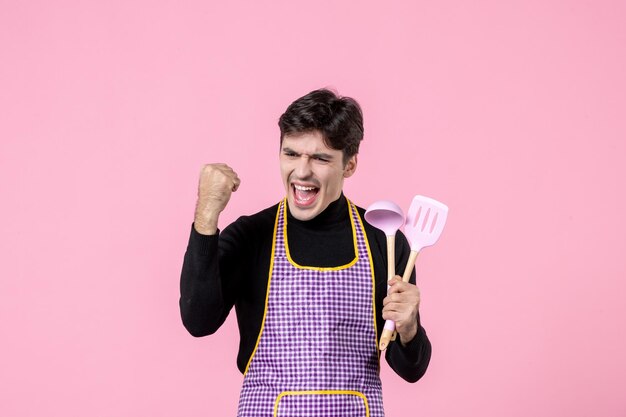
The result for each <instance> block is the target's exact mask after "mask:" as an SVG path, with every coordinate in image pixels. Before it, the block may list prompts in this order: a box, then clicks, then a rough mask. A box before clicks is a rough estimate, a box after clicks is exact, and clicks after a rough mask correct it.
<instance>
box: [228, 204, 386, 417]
mask: <svg viewBox="0 0 626 417" xmlns="http://www.w3.org/2000/svg"><path fill="white" fill-rule="evenodd" d="M348 209H349V212H350V220H351V222H352V230H353V236H354V242H355V246H356V257H355V259H354V260H353V261H352V262H351V263H349V264H347V265H343V266H339V267H333V268H314V267H307V266H300V265H297V264H296V263H295V262H294V261H293V260H292V259H291V257H290V255H289V245H288V243H287V242H286V241H287V222H286V214H285V212H286V202H285V200H283V201H282V202H281V203H280V204H279V206H278V213H277V215H276V224H275V228H274V243H273V248H272V258H273V261H272V262H271V265H270V273H269V277H270V278H269V282H268V290H267V298H266V302H265V313H264V317H263V324H262V326H261V331H260V334H259V339H258V340H257V345H256V347H255V350H254V351H253V353H252V355H251V358H250V361H249V362H248V366H247V368H246V371H245V377H244V381H243V386H242V389H241V396H240V399H239V412H238V416H239V417H270V416H271V417H287V416H289V417H331V416H332V417H339V416H341V417H383V416H384V411H383V403H382V388H381V382H380V377H379V366H380V363H379V356H378V350H377V347H376V342H377V340H376V327H375V316H374V314H375V313H374V277H373V272H372V265H371V255H370V252H369V247H368V243H367V238H366V236H365V231H364V229H363V224H362V222H361V219H360V217H359V215H358V212H357V210H356V207H355V206H354V205H353V204H352V203H351V202H350V201H348Z"/></svg>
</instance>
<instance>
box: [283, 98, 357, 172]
mask: <svg viewBox="0 0 626 417" xmlns="http://www.w3.org/2000/svg"><path fill="white" fill-rule="evenodd" d="M278 126H279V127H280V143H281V144H282V143H283V138H284V137H285V136H289V135H292V134H297V133H307V132H313V131H319V132H320V133H321V134H322V137H323V138H324V143H325V144H326V146H328V147H329V148H331V149H336V150H340V151H342V152H343V162H344V164H345V163H347V162H348V160H349V159H350V158H351V157H352V156H354V155H356V154H357V153H358V152H359V144H360V142H361V141H362V140H363V112H362V111H361V106H359V103H357V101H356V100H354V99H353V98H350V97H341V96H339V95H337V94H336V93H334V92H333V91H330V90H328V89H326V88H322V89H319V90H315V91H311V92H310V93H309V94H307V95H305V96H303V97H300V98H299V99H297V100H296V101H294V102H293V103H291V104H290V105H289V107H287V110H286V111H285V113H283V114H282V116H280V119H279V120H278Z"/></svg>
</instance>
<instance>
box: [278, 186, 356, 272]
mask: <svg viewBox="0 0 626 417" xmlns="http://www.w3.org/2000/svg"><path fill="white" fill-rule="evenodd" d="M346 201H347V202H348V217H350V226H351V227H352V242H353V245H354V259H353V260H352V261H350V262H349V263H347V264H345V265H340V266H330V267H318V266H303V265H300V264H298V263H297V262H296V261H294V260H293V259H292V258H291V253H290V252H289V243H288V242H287V198H285V200H284V205H283V222H284V225H283V240H284V242H285V252H286V253H287V259H288V260H289V263H290V264H291V265H293V266H295V267H296V268H298V269H310V270H312V271H341V270H342V269H347V268H350V267H351V266H353V265H354V264H356V263H357V261H358V260H359V251H358V248H357V242H356V229H355V226H354V219H353V218H352V203H351V202H350V200H348V199H347V198H346ZM358 215H359V214H358V212H357V217H358ZM363 233H365V230H363Z"/></svg>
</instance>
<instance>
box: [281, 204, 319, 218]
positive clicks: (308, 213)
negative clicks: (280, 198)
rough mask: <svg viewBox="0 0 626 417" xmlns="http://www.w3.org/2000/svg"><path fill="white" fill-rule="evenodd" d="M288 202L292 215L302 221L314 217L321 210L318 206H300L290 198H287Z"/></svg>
mask: <svg viewBox="0 0 626 417" xmlns="http://www.w3.org/2000/svg"><path fill="white" fill-rule="evenodd" d="M287 203H288V204H289V212H290V213H291V215H292V216H293V217H295V218H296V219H298V220H300V221H307V220H311V219H314V218H315V217H316V216H317V215H318V214H320V212H321V210H320V209H319V208H317V207H307V208H300V207H298V206H297V205H296V204H295V203H294V202H293V201H291V200H290V199H287Z"/></svg>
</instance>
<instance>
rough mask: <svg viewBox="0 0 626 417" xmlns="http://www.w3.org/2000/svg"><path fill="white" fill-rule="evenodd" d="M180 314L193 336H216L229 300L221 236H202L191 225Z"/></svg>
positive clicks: (227, 308) (225, 314)
mask: <svg viewBox="0 0 626 417" xmlns="http://www.w3.org/2000/svg"><path fill="white" fill-rule="evenodd" d="M179 305H180V313H181V318H182V321H183V325H184V326H185V328H186V329H187V330H188V331H189V333H191V334H192V335H193V336H196V337H200V336H206V335H209V334H212V333H214V332H215V331H216V330H217V329H218V328H219V327H220V326H221V325H222V324H223V323H224V321H225V320H226V317H227V316H228V312H229V311H230V308H231V307H232V303H229V302H228V301H226V297H225V294H224V291H223V288H222V280H221V277H220V271H219V258H218V235H217V234H215V235H213V236H205V235H201V234H199V233H198V232H197V231H196V230H195V229H194V228H193V226H192V231H191V234H190V236H189V244H188V245H187V251H186V252H185V258H184V262H183V268H182V273H181V278H180V302H179Z"/></svg>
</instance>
